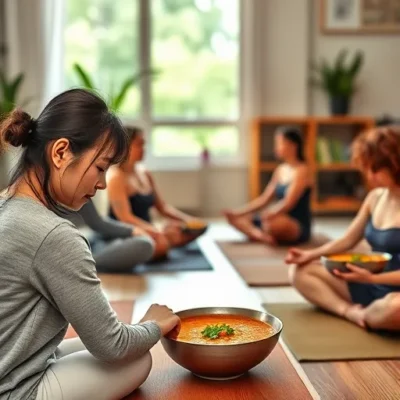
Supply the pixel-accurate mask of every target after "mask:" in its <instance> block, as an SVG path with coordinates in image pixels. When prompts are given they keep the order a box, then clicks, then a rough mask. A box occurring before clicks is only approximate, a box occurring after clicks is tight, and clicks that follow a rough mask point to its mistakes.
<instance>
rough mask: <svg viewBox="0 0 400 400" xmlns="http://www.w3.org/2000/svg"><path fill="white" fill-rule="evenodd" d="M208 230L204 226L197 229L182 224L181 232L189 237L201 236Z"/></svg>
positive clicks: (205, 225) (206, 226)
mask: <svg viewBox="0 0 400 400" xmlns="http://www.w3.org/2000/svg"><path fill="white" fill-rule="evenodd" d="M207 229H208V225H207V224H204V225H202V226H199V227H191V226H190V225H186V224H184V225H183V226H182V232H183V233H187V234H189V235H198V236H200V235H202V234H203V233H205V232H206V231H207Z"/></svg>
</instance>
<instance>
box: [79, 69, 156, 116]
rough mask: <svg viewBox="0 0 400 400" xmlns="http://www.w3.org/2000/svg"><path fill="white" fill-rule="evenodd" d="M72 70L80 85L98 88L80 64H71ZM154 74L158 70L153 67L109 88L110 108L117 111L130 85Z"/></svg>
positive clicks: (92, 88) (94, 89) (93, 88)
mask: <svg viewBox="0 0 400 400" xmlns="http://www.w3.org/2000/svg"><path fill="white" fill-rule="evenodd" d="M73 71H74V72H75V75H76V76H77V77H78V79H79V81H80V84H81V86H83V87H84V88H86V89H89V90H93V91H96V90H97V89H98V88H96V85H95V83H94V81H93V79H92V78H91V77H90V75H89V73H88V72H87V71H86V70H85V69H84V68H83V67H82V66H81V65H80V64H78V63H75V64H74V65H73ZM156 74H158V71H157V70H153V69H152V70H148V71H141V72H139V73H137V74H134V75H132V76H130V77H128V78H126V79H125V80H124V81H123V82H122V84H121V86H120V87H119V88H118V90H116V91H115V90H114V89H113V88H110V91H109V93H108V96H109V99H108V106H109V107H110V108H111V109H112V110H114V111H118V110H119V109H120V108H121V106H122V104H123V103H124V101H125V99H126V96H127V94H128V91H129V89H130V88H131V87H133V86H135V85H136V84H137V83H138V82H140V80H141V79H142V78H144V77H145V76H152V75H156Z"/></svg>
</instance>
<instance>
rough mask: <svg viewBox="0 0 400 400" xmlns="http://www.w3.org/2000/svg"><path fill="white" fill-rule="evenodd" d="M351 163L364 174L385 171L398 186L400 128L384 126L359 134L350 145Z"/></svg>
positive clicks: (399, 182)
mask: <svg viewBox="0 0 400 400" xmlns="http://www.w3.org/2000/svg"><path fill="white" fill-rule="evenodd" d="M352 161H353V163H354V164H355V165H356V166H357V167H358V168H360V169H361V170H362V171H365V172H366V170H368V169H370V170H371V171H372V172H377V171H379V170H382V169H387V170H388V172H389V173H390V175H391V176H392V178H393V180H394V181H395V182H396V184H398V185H400V127H395V126H385V127H380V128H375V129H371V130H367V131H365V132H363V133H361V134H360V135H359V136H357V138H356V139H355V140H354V142H353V145H352Z"/></svg>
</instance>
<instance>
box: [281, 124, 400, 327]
mask: <svg viewBox="0 0 400 400" xmlns="http://www.w3.org/2000/svg"><path fill="white" fill-rule="evenodd" d="M353 159H354V161H355V163H356V165H358V166H359V167H360V168H361V170H362V171H363V172H364V174H365V176H366V178H367V180H368V182H369V184H370V185H371V186H372V187H375V189H373V190H372V191H371V192H370V193H369V194H368V196H367V198H366V199H365V201H364V203H363V205H362V206H361V208H360V210H359V212H358V214H357V216H356V217H355V219H354V220H353V222H352V223H351V225H350V227H349V228H348V229H347V231H346V233H345V234H344V235H343V237H341V238H340V239H337V240H334V241H332V242H330V243H327V244H325V245H324V246H321V247H318V248H315V249H312V250H300V249H291V250H290V251H289V253H288V255H287V257H286V261H287V263H290V264H294V266H293V268H294V269H293V274H292V277H293V285H294V286H295V287H296V288H297V290H298V291H299V292H300V293H301V294H302V295H303V296H304V297H305V298H306V299H308V300H309V301H310V302H311V303H313V304H315V305H317V306H319V307H321V308H322V309H325V310H327V311H329V312H331V313H334V314H336V315H338V316H341V317H343V318H346V319H348V320H349V321H352V322H354V323H356V324H357V325H359V326H360V327H363V328H369V329H376V330H395V331H399V330H400V212H399V211H400V129H399V128H397V129H395V128H393V127H386V128H379V129H376V130H371V131H368V132H365V133H363V134H362V135H360V136H359V137H358V138H357V139H356V140H355V142H354V144H353ZM362 239H366V241H367V242H368V244H369V246H370V247H371V248H372V250H374V251H380V252H386V253H390V254H391V255H392V259H391V261H390V262H389V263H388V265H387V266H386V268H385V269H384V271H383V272H381V273H379V274H372V273H370V272H368V271H366V270H364V269H361V268H358V267H356V266H353V265H348V268H349V270H350V271H349V272H345V273H344V272H342V273H341V272H339V271H334V274H333V275H332V274H330V273H329V272H328V271H327V270H326V269H325V268H324V267H323V266H322V265H321V264H318V263H316V262H315V261H314V260H317V259H319V258H320V257H321V256H322V255H329V254H335V253H342V252H346V251H349V250H351V249H353V248H354V247H355V246H356V245H357V244H358V243H359V242H360V241H361V240H362ZM313 261H314V262H313Z"/></svg>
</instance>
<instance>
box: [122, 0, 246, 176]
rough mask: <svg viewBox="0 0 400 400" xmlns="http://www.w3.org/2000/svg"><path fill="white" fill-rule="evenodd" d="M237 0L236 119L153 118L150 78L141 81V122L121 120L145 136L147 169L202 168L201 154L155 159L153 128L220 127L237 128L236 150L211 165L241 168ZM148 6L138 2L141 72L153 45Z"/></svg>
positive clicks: (142, 0) (144, 1)
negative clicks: (135, 126)
mask: <svg viewBox="0 0 400 400" xmlns="http://www.w3.org/2000/svg"><path fill="white" fill-rule="evenodd" d="M238 1H239V43H238V45H239V46H238V47H239V51H238V76H237V79H238V117H237V118H235V119H223V118H201V119H198V118H196V119H185V118H177V117H172V118H157V117H153V116H152V101H151V79H149V78H147V77H145V78H144V79H142V80H141V82H140V88H139V90H140V96H141V108H140V122H139V121H135V120H134V119H131V118H124V119H123V121H124V123H126V124H134V123H135V122H136V123H139V124H140V125H141V126H142V127H143V129H144V130H145V132H146V133H147V141H148V144H147V154H146V163H147V166H148V167H149V168H150V169H167V170H180V169H198V168H199V167H201V160H200V154H199V156H198V157H194V156H156V155H154V154H153V151H152V147H151V139H152V128H153V127H156V126H174V127H187V126H193V127H200V126H203V127H204V126H209V127H221V126H229V127H234V128H236V129H237V132H238V143H239V145H238V149H237V152H236V154H232V155H229V156H227V155H225V156H218V158H216V159H215V160H214V159H213V158H212V154H211V163H212V164H213V165H224V166H227V165H232V166H237V165H242V164H243V162H244V160H245V158H244V157H243V154H242V153H241V152H240V149H241V142H242V140H241V138H242V136H243V135H242V130H243V129H242V127H243V116H242V113H241V110H242V85H243V82H242V76H243V71H242V59H243V56H242V47H243V45H242V43H243V40H242V35H243V18H242V17H241V15H242V11H243V0H238ZM151 3H152V1H151V0H150V1H149V0H139V10H138V13H139V24H138V29H139V38H140V40H139V44H138V45H139V66H140V68H141V70H149V69H150V68H151V44H152V42H151V41H152V37H151V36H152V18H151Z"/></svg>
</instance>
